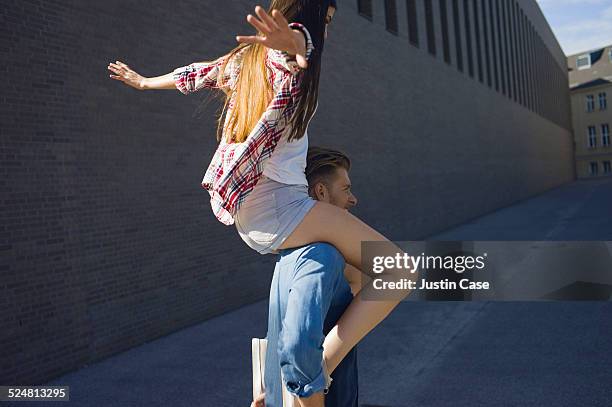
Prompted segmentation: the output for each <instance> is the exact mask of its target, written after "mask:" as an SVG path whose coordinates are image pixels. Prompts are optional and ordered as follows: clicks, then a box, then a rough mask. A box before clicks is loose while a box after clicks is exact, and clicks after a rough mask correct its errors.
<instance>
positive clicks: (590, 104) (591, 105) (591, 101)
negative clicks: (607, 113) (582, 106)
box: [586, 95, 595, 113]
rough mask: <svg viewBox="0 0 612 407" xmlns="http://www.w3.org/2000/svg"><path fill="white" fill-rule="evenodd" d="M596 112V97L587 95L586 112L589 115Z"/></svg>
mask: <svg viewBox="0 0 612 407" xmlns="http://www.w3.org/2000/svg"><path fill="white" fill-rule="evenodd" d="M594 110H595V96H593V95H587V96H586V111H587V112H588V113H590V112H592V111H594Z"/></svg>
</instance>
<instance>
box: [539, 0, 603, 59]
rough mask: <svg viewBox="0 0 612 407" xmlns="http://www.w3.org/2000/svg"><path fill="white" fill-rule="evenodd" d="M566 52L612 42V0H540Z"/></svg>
mask: <svg viewBox="0 0 612 407" xmlns="http://www.w3.org/2000/svg"><path fill="white" fill-rule="evenodd" d="M537 2H538V4H539V5H540V8H541V9H542V12H544V16H545V17H546V20H548V24H550V26H551V27H552V30H553V32H554V33H555V36H556V37H557V41H559V44H561V48H562V49H563V52H565V55H573V54H578V53H580V52H582V51H588V50H591V49H594V48H603V47H604V46H607V45H612V0H537Z"/></svg>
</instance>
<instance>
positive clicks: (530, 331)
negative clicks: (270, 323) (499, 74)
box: [0, 178, 612, 407]
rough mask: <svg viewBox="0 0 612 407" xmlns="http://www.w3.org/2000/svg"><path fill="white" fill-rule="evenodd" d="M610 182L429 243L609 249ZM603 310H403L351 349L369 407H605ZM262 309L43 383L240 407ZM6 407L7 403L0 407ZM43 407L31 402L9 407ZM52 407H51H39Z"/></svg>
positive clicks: (609, 348)
mask: <svg viewBox="0 0 612 407" xmlns="http://www.w3.org/2000/svg"><path fill="white" fill-rule="evenodd" d="M611 208H612V178H608V179H598V180H588V181H586V180H584V181H582V180H581V181H575V182H572V183H569V184H565V185H563V186H560V187H557V188H554V189H551V190H549V191H547V192H545V193H543V194H540V195H538V196H535V197H533V198H530V199H527V200H524V201H522V202H518V203H515V204H513V205H511V206H509V207H507V208H503V209H500V210H497V211H495V212H493V213H490V214H487V215H485V216H482V217H479V218H477V219H473V220H472V221H470V222H467V223H465V224H463V225H460V226H457V227H454V228H452V229H449V230H446V231H444V232H443V233H439V234H437V235H434V236H431V237H428V240H429V239H431V240H498V241H500V240H534V241H543V240H568V241H570V240H607V241H612V216H611V215H612V209H611ZM610 304H611V303H610V301H574V302H567V301H554V302H494V301H475V302H416V301H406V302H402V303H400V304H399V305H398V306H397V308H396V309H395V310H394V311H393V312H392V313H391V314H390V315H389V317H388V318H387V319H385V321H383V322H382V323H381V324H380V325H379V326H378V327H377V328H375V329H374V330H373V331H372V332H371V333H369V334H368V335H367V336H366V337H365V338H364V339H363V341H362V342H360V343H359V345H358V360H359V385H360V403H361V405H362V406H363V407H365V406H372V407H374V406H376V407H412V406H414V407H417V406H418V407H425V406H428V407H429V406H436V407H446V406H449V407H450V406H453V407H458V406H466V407H467V406H470V407H472V406H521V407H523V406H534V407H535V406H538V407H543V406H555V407H559V406H568V407H570V406H571V407H582V406H586V407H609V406H612V306H611V305H610ZM267 306H268V302H267V299H266V300H263V301H259V302H257V303H254V304H250V305H248V306H245V307H242V308H240V309H237V310H234V311H232V312H229V313H226V314H224V315H221V316H218V317H216V318H212V319H209V320H207V321H204V322H202V323H200V324H197V325H195V326H192V327H189V328H186V329H183V330H180V331H178V332H175V333H172V334H170V335H167V336H165V337H163V338H159V339H157V340H155V341H152V342H149V343H146V344H144V345H141V346H138V347H136V348H133V349H130V350H129V351H126V352H123V353H121V354H117V355H115V356H112V357H110V358H108V359H105V360H103V361H101V362H98V363H96V364H94V365H91V366H86V367H84V368H82V369H79V370H78V371H74V372H71V373H68V374H66V375H63V376H61V377H58V378H56V379H55V380H52V381H50V382H48V383H46V385H57V386H59V385H62V386H70V405H72V406H83V407H85V406H92V407H93V406H96V407H98V406H108V407H111V406H177V407H178V406H203V407H208V406H213V407H225V406H231V407H236V406H244V407H246V406H249V403H250V399H251V364H250V363H251V362H250V351H251V350H250V338H251V337H261V338H263V337H264V336H265V334H266V320H267ZM0 404H1V405H9V403H0ZM30 404H32V406H34V407H37V406H40V405H41V404H40V402H35V403H32V402H20V403H14V405H16V406H28V405H30ZM44 404H45V405H46V404H58V405H59V402H45V403H44Z"/></svg>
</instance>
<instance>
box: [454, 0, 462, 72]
mask: <svg viewBox="0 0 612 407" xmlns="http://www.w3.org/2000/svg"><path fill="white" fill-rule="evenodd" d="M459 24H461V23H460V22H459V0H453V26H454V27H455V51H457V69H458V70H459V71H461V72H463V49H462V48H461V26H460V25H459Z"/></svg>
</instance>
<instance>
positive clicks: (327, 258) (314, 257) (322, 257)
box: [279, 242, 344, 264]
mask: <svg viewBox="0 0 612 407" xmlns="http://www.w3.org/2000/svg"><path fill="white" fill-rule="evenodd" d="M279 256H280V259H281V261H298V260H302V261H317V262H319V263H323V264H333V263H336V262H342V263H344V257H342V253H340V251H339V250H338V249H337V248H336V246H334V245H332V244H330V243H326V242H313V243H310V244H307V245H305V246H300V247H295V248H292V249H285V250H281V251H280V253H279Z"/></svg>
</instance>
